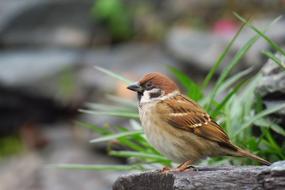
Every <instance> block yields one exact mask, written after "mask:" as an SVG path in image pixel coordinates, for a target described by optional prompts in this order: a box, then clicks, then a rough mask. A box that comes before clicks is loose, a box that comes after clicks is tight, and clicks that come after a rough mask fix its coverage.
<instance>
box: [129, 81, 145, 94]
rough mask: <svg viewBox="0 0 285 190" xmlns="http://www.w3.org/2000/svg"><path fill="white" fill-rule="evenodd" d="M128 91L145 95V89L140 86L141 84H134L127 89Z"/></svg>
mask: <svg viewBox="0 0 285 190" xmlns="http://www.w3.org/2000/svg"><path fill="white" fill-rule="evenodd" d="M127 89H129V90H132V91H135V92H138V93H143V90H144V89H143V88H142V87H141V86H140V85H139V83H137V82H136V83H134V84H131V85H129V86H128V87H127Z"/></svg>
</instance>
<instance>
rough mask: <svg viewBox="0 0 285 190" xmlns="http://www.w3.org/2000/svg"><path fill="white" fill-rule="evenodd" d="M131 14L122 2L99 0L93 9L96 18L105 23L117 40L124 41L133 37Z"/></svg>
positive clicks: (117, 0) (118, 0)
mask: <svg viewBox="0 0 285 190" xmlns="http://www.w3.org/2000/svg"><path fill="white" fill-rule="evenodd" d="M130 14H131V13H130V11H129V9H128V8H127V7H126V6H125V5H124V3H123V2H122V1H121V0H97V1H95V3H94V6H93V8H92V15H93V16H94V18H95V19H96V20H97V21H99V22H101V23H104V24H105V25H106V27H107V29H108V31H110V32H111V35H112V37H113V38H114V39H116V40H124V39H128V38H129V37H130V36H132V21H131V15H130Z"/></svg>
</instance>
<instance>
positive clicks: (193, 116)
mask: <svg viewBox="0 0 285 190" xmlns="http://www.w3.org/2000/svg"><path fill="white" fill-rule="evenodd" d="M157 109H158V110H157V111H158V113H159V114H160V116H161V118H162V119H164V120H166V121H167V122H168V123H169V124H170V125H171V126H173V127H176V128H179V129H181V130H185V131H188V132H192V133H194V134H196V135H198V136H200V137H203V138H205V139H208V140H210V141H215V142H217V143H218V144H220V145H221V146H223V147H225V148H229V149H231V150H234V151H236V150H237V147H236V146H234V145H232V143H231V142H230V140H229V137H228V136H227V134H226V133H225V132H224V130H223V129H222V128H221V126H219V125H218V124H217V123H216V122H215V121H213V120H212V119H211V117H210V116H209V115H208V114H207V113H206V112H205V111H204V110H203V109H202V108H201V107H200V106H199V105H198V104H197V103H195V102H194V101H192V100H191V99H188V98H186V97H185V96H182V95H178V96H175V97H173V98H170V99H167V100H164V101H163V102H160V103H158V106H157Z"/></svg>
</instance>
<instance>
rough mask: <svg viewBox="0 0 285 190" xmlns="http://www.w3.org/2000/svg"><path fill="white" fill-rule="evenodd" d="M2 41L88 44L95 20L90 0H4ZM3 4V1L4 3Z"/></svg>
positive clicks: (0, 30)
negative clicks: (91, 13) (5, 1)
mask: <svg viewBox="0 0 285 190" xmlns="http://www.w3.org/2000/svg"><path fill="white" fill-rule="evenodd" d="M3 5H6V6H4V8H5V9H6V8H7V10H5V11H4V12H3V13H1V15H2V16H3V18H2V19H0V42H1V43H3V44H4V45H5V46H41V47H43V46H45V47H47V46H48V47H51V46H52V47H85V46H87V45H88V44H89V43H90V37H91V34H92V32H91V31H92V27H93V21H92V18H91V15H90V9H91V6H92V2H91V1H88V0H83V1H79V0H72V1H67V0H42V1H35V0H23V1H21V2H18V1H17V2H16V1H12V2H11V3H6V4H5V3H4V4H3ZM1 6H2V4H1Z"/></svg>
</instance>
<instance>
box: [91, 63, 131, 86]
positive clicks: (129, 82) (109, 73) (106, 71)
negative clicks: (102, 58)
mask: <svg viewBox="0 0 285 190" xmlns="http://www.w3.org/2000/svg"><path fill="white" fill-rule="evenodd" d="M94 68H95V69H97V70H98V71H101V72H102V73H105V74H107V75H109V76H111V77H113V78H115V79H119V80H121V81H123V82H124V83H126V84H127V85H129V84H131V83H132V81H131V80H129V79H127V78H125V77H123V76H121V75H118V74H116V73H114V72H112V71H110V70H108V69H104V68H102V67H99V66H94Z"/></svg>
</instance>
